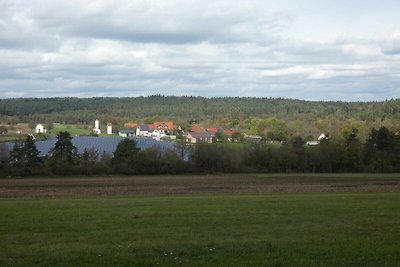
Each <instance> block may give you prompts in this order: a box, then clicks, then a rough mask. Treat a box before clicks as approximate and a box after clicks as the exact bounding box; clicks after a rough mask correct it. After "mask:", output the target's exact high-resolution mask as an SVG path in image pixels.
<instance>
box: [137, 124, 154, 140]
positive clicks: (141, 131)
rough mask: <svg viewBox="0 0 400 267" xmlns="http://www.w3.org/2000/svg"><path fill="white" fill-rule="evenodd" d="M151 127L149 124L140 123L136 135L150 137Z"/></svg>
mask: <svg viewBox="0 0 400 267" xmlns="http://www.w3.org/2000/svg"><path fill="white" fill-rule="evenodd" d="M150 131H151V129H150V126H149V125H148V124H140V125H139V126H138V127H137V128H136V136H145V137H148V136H149V133H150Z"/></svg>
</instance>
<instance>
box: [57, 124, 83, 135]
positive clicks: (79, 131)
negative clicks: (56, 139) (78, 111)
mask: <svg viewBox="0 0 400 267" xmlns="http://www.w3.org/2000/svg"><path fill="white" fill-rule="evenodd" d="M53 127H54V128H53V129H52V130H51V132H52V133H54V134H58V133H59V132H64V131H67V132H69V133H70V134H71V135H89V134H90V129H84V128H80V127H77V126H76V125H73V124H61V123H54V124H53ZM89 128H90V127H89Z"/></svg>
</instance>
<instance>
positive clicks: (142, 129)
mask: <svg viewBox="0 0 400 267" xmlns="http://www.w3.org/2000/svg"><path fill="white" fill-rule="evenodd" d="M138 127H139V128H140V130H141V131H150V125H148V124H140V125H139V126H138Z"/></svg>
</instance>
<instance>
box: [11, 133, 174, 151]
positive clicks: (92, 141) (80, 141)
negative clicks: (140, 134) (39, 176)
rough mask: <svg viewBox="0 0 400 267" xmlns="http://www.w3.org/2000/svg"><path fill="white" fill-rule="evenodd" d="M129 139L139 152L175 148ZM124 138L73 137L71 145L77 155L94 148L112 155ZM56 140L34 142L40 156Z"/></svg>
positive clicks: (154, 141)
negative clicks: (148, 149) (133, 142)
mask: <svg viewBox="0 0 400 267" xmlns="http://www.w3.org/2000/svg"><path fill="white" fill-rule="evenodd" d="M127 138H129V139H134V140H135V141H136V144H137V147H138V148H140V149H141V150H144V149H147V148H151V147H156V148H158V149H160V150H162V151H166V150H168V149H173V148H174V146H175V143H174V142H168V141H163V142H160V141H156V140H154V139H152V138H137V137H127ZM123 139H124V137H119V136H113V137H97V136H74V137H73V138H72V144H73V145H74V146H75V147H76V148H77V150H78V154H82V153H83V151H84V150H85V148H86V149H90V148H94V149H95V150H97V152H98V153H99V154H100V155H101V154H102V153H104V152H106V153H108V154H112V153H113V152H114V151H115V149H116V148H117V145H118V144H119V142H121V141H122V140H123ZM56 141H57V139H56V138H55V137H54V138H52V139H49V140H45V141H36V142H35V144H36V148H37V149H38V150H39V151H40V156H46V155H47V154H48V153H49V151H50V150H51V149H52V148H53V147H54V144H55V142H56ZM6 145H7V147H8V149H9V150H12V148H13V146H14V144H13V143H6Z"/></svg>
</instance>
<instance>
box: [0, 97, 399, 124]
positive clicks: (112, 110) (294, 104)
mask: <svg viewBox="0 0 400 267" xmlns="http://www.w3.org/2000/svg"><path fill="white" fill-rule="evenodd" d="M82 112H83V113H84V114H86V113H87V112H90V113H91V114H92V115H91V116H90V117H95V116H99V115H112V116H118V117H128V118H132V119H134V118H146V117H152V116H160V117H184V118H194V119H201V118H204V117H209V116H210V117H214V116H217V117H218V116H224V117H230V118H240V117H249V116H258V117H268V116H276V117H282V116H283V117H286V116H290V115H294V116H297V115H298V114H313V115H314V116H315V115H316V116H326V115H335V114H336V115H339V116H351V117H356V118H358V119H363V120H364V119H366V120H368V119H372V120H374V119H376V118H378V117H384V116H392V115H395V114H398V113H400V99H396V100H388V101H383V102H312V101H303V100H292V99H280V98H278V99H273V98H238V97H224V98H203V97H175V96H149V97H125V98H112V97H101V98H99V97H94V98H71V97H68V98H15V99H0V114H1V115H2V116H4V115H5V116H15V115H17V116H31V115H34V114H57V113H62V114H64V115H67V114H69V115H73V116H74V115H75V116H74V117H76V118H80V117H81V116H82Z"/></svg>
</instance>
